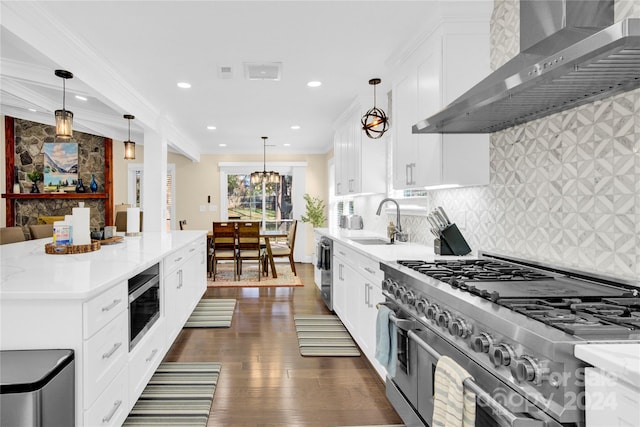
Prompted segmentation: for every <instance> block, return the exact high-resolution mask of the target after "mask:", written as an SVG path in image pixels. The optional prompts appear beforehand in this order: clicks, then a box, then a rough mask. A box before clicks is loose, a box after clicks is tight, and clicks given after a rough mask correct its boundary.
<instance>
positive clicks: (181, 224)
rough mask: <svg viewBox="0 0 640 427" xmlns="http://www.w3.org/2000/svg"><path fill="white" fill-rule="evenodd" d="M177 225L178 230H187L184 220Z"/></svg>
mask: <svg viewBox="0 0 640 427" xmlns="http://www.w3.org/2000/svg"><path fill="white" fill-rule="evenodd" d="M178 225H179V226H180V230H186V229H187V228H188V227H187V220H186V219H183V220H181V221H178Z"/></svg>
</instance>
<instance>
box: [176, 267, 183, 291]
mask: <svg viewBox="0 0 640 427" xmlns="http://www.w3.org/2000/svg"><path fill="white" fill-rule="evenodd" d="M181 288H182V270H178V286H177V287H176V289H181Z"/></svg>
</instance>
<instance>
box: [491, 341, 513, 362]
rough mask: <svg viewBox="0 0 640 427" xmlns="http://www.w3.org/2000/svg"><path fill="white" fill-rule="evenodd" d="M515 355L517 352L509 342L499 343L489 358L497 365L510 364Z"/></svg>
mask: <svg viewBox="0 0 640 427" xmlns="http://www.w3.org/2000/svg"><path fill="white" fill-rule="evenodd" d="M515 357H516V354H515V352H514V351H513V348H511V346H510V345H509V344H497V345H496V346H495V347H493V352H492V353H491V354H489V358H490V359H491V362H493V364H494V365H495V366H509V365H510V364H511V361H512V360H513V359H515Z"/></svg>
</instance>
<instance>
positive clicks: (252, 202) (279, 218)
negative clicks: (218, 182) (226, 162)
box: [226, 173, 293, 230]
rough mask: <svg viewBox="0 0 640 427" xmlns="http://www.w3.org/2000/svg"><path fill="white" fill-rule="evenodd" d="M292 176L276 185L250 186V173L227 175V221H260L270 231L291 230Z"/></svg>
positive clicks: (282, 177) (281, 176)
mask: <svg viewBox="0 0 640 427" xmlns="http://www.w3.org/2000/svg"><path fill="white" fill-rule="evenodd" d="M292 187H293V176H292V175H285V174H282V175H280V182H279V183H276V184H270V183H267V184H266V185H264V186H263V185H262V184H258V185H251V180H250V174H247V173H229V174H227V194H226V199H227V219H230V220H253V221H261V222H262V224H263V228H265V229H267V230H275V229H278V228H279V229H282V230H287V229H288V223H289V222H291V220H292V219H293V201H292Z"/></svg>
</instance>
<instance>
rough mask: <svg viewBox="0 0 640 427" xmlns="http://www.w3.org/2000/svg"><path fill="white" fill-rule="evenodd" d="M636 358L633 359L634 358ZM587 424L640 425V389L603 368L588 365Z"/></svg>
mask: <svg viewBox="0 0 640 427" xmlns="http://www.w3.org/2000/svg"><path fill="white" fill-rule="evenodd" d="M630 360H632V359H630ZM584 371H585V398H586V405H585V409H586V410H585V418H586V426H587V427H631V426H639V425H640V411H639V410H638V402H640V388H639V387H638V385H637V384H635V385H631V383H629V382H625V381H624V380H621V379H620V378H617V377H616V376H615V375H611V374H607V373H606V372H605V371H603V370H602V369H599V368H585V370H584Z"/></svg>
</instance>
